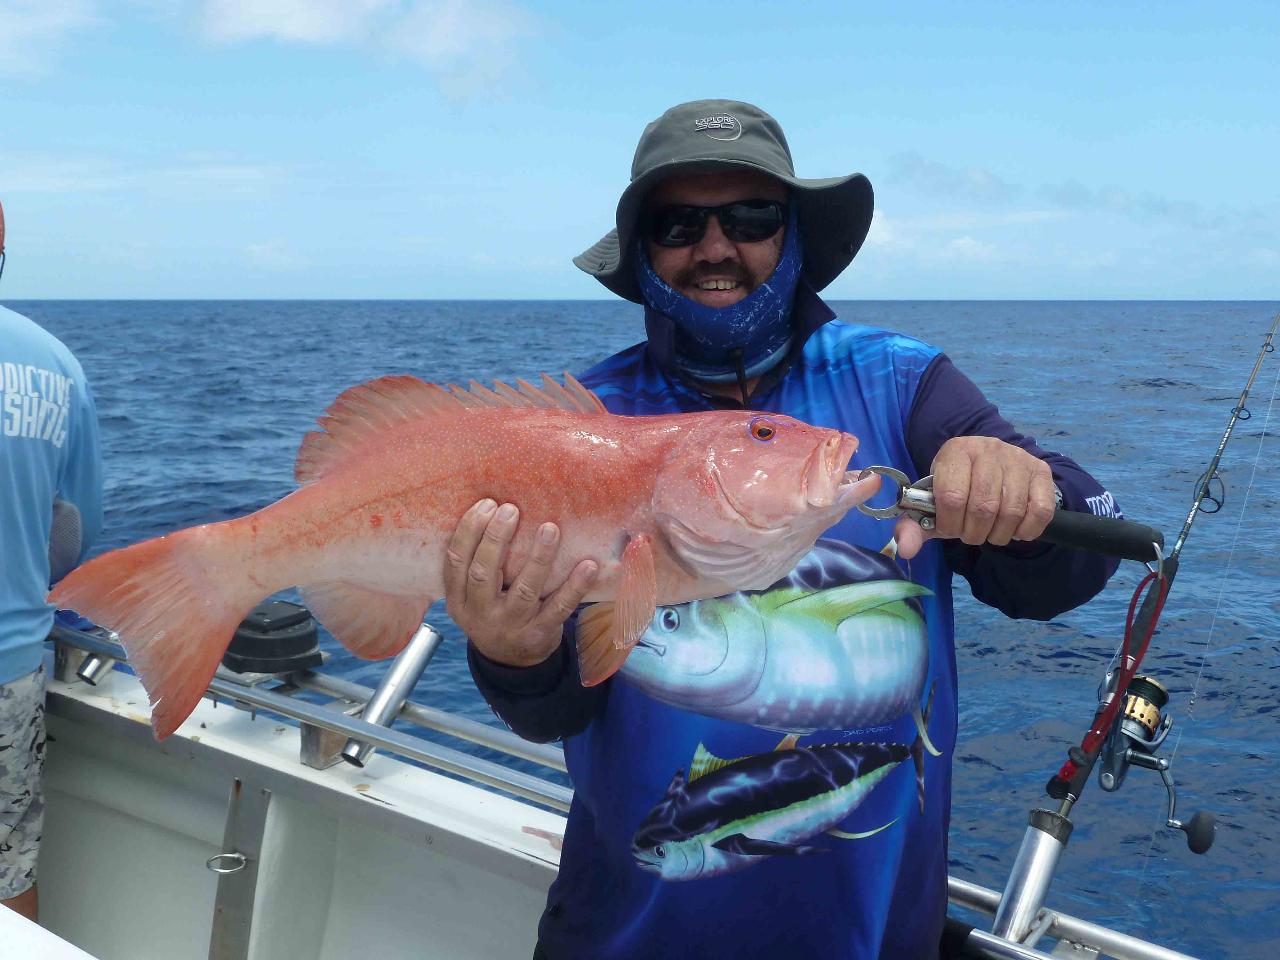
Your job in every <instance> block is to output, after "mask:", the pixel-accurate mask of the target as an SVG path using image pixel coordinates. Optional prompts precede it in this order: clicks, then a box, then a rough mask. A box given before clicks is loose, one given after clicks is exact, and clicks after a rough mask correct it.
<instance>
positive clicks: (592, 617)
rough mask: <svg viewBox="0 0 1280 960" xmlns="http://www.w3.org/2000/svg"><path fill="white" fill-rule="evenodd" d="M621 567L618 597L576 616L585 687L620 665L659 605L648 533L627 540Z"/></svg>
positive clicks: (593, 684) (581, 668) (579, 658)
mask: <svg viewBox="0 0 1280 960" xmlns="http://www.w3.org/2000/svg"><path fill="white" fill-rule="evenodd" d="M621 567H622V570H621V573H620V575H619V580H618V594H617V598H616V599H615V600H614V601H613V602H612V603H610V602H608V601H605V602H602V603H597V604H593V605H592V606H590V607H588V608H587V609H586V610H585V611H583V613H582V614H581V615H580V616H579V617H578V635H577V639H578V672H579V674H580V675H581V677H582V685H583V686H585V687H593V686H595V685H596V684H597V683H603V682H604V681H605V680H608V679H609V678H610V677H611V676H613V675H614V674H615V673H617V672H618V670H619V669H621V667H622V664H623V663H624V662H625V661H626V659H627V656H628V654H630V653H631V648H632V647H634V646H635V645H636V644H637V643H638V642H639V641H640V638H641V637H642V636H643V635H644V632H645V631H646V630H648V629H649V624H650V623H652V622H653V615H654V613H655V612H656V611H657V609H658V581H657V573H656V571H655V570H654V562H653V540H652V538H650V537H649V535H648V534H646V533H641V534H636V535H635V536H633V537H632V538H631V539H630V540H629V541H627V547H626V549H625V550H623V551H622V562H621Z"/></svg>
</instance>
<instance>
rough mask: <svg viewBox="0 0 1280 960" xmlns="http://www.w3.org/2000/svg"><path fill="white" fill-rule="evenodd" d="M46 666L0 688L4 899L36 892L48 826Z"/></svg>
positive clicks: (0, 895)
mask: <svg viewBox="0 0 1280 960" xmlns="http://www.w3.org/2000/svg"><path fill="white" fill-rule="evenodd" d="M43 775H44V667H41V668H40V669H39V670H37V671H36V672H35V673H29V674H27V675H26V676H25V677H19V678H18V679H17V680H14V681H13V682H12V683H3V684H0V900H9V899H11V898H13V897H16V896H18V894H20V893H25V892H26V891H27V890H29V889H31V887H32V885H33V884H34V883H35V882H36V856H37V855H38V854H39V852H40V833H41V831H42V829H43V827H44V787H43V783H42V781H43V779H44V776H43Z"/></svg>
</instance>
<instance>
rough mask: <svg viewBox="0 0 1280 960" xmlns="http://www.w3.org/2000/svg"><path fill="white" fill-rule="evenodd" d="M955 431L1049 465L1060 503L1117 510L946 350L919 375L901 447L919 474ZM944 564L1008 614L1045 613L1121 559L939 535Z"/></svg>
mask: <svg viewBox="0 0 1280 960" xmlns="http://www.w3.org/2000/svg"><path fill="white" fill-rule="evenodd" d="M956 437H993V438H995V439H997V440H1000V441H1002V442H1004V443H1006V444H1010V445H1011V446H1014V447H1017V448H1019V449H1021V450H1024V451H1026V452H1027V453H1028V454H1030V455H1031V456H1033V457H1036V458H1037V459H1039V460H1041V461H1043V462H1044V463H1045V464H1047V465H1048V467H1049V470H1050V472H1051V473H1052V476H1053V482H1054V484H1055V485H1056V486H1057V488H1058V489H1059V490H1060V491H1061V493H1062V509H1064V510H1076V511H1081V512H1093V513H1101V514H1104V515H1109V516H1119V515H1120V514H1119V509H1118V508H1117V507H1116V504H1115V500H1114V498H1112V496H1111V495H1110V493H1108V492H1107V491H1106V490H1104V489H1103V487H1102V486H1101V484H1099V483H1098V481H1096V480H1095V479H1093V477H1091V476H1090V475H1089V474H1088V473H1086V472H1085V471H1084V470H1083V469H1082V468H1081V467H1080V466H1079V465H1078V464H1077V463H1076V462H1075V461H1074V460H1072V459H1071V458H1070V457H1066V456H1063V455H1062V454H1059V453H1053V452H1051V451H1047V450H1044V449H1042V448H1041V447H1040V446H1039V445H1038V444H1037V443H1036V442H1035V440H1034V439H1033V438H1031V437H1027V436H1024V435H1023V434H1021V433H1019V432H1018V431H1017V430H1016V429H1015V428H1014V426H1013V424H1011V423H1009V421H1008V420H1006V419H1004V417H1002V416H1001V415H1000V411H999V410H997V409H996V407H995V405H994V404H992V403H991V402H990V401H989V400H987V398H986V397H985V396H983V394H982V391H981V390H979V389H978V387H977V386H976V385H975V384H974V383H973V381H971V380H970V379H969V378H968V377H966V376H965V375H964V374H963V373H961V372H960V371H959V370H958V369H957V368H956V366H955V364H953V363H952V362H951V360H950V359H949V358H947V357H946V356H945V355H943V356H939V357H938V358H937V359H935V360H934V361H933V363H932V364H930V366H929V368H928V369H927V370H926V371H925V372H924V374H923V376H922V377H921V378H920V383H919V385H918V387H917V390H916V396H915V400H914V402H913V405H912V408H911V413H910V415H909V417H908V422H907V448H908V450H909V452H910V454H911V459H912V461H913V463H914V464H915V467H916V470H917V471H918V472H919V474H920V476H924V475H926V474H929V473H932V472H934V461H935V460H936V459H937V458H938V455H939V452H940V451H941V450H942V447H943V445H944V444H945V443H946V442H947V441H948V440H951V439H953V438H956ZM941 548H942V551H943V555H944V556H945V558H946V561H947V564H948V566H950V567H951V569H952V570H954V571H955V572H956V573H959V574H960V575H961V576H963V577H964V578H965V579H966V580H968V581H969V585H970V587H971V588H972V589H973V595H974V596H975V597H977V598H978V599H979V600H981V601H982V602H983V603H986V604H989V605H990V606H993V607H995V608H997V609H998V610H1000V611H1001V612H1003V613H1005V614H1006V615H1008V616H1010V617H1018V618H1029V619H1034V620H1048V619H1050V618H1052V617H1055V616H1057V615H1058V614H1060V613H1064V612H1065V611H1067V610H1070V609H1072V608H1073V607H1077V606H1079V605H1080V604H1082V603H1084V602H1085V601H1087V600H1089V599H1090V598H1091V597H1093V596H1094V595H1095V594H1097V593H1098V592H1099V591H1100V590H1101V589H1102V588H1103V586H1104V585H1105V584H1106V582H1107V580H1108V578H1110V576H1111V575H1112V574H1113V573H1115V570H1116V567H1118V566H1119V563H1120V561H1119V560H1116V559H1113V558H1109V557H1103V556H1099V555H1097V554H1092V553H1087V552H1085V551H1083V550H1072V549H1068V548H1066V547H1058V546H1053V545H1051V544H1045V543H1039V542H1017V541H1015V542H1012V543H1010V544H1009V545H1008V546H1001V547H997V546H993V545H992V544H990V543H985V544H981V545H970V544H967V543H964V542H962V541H961V540H958V539H948V540H943V541H942V544H941Z"/></svg>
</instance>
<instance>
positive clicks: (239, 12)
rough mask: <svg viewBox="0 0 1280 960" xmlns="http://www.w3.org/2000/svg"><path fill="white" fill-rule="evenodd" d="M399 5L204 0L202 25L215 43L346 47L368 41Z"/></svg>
mask: <svg viewBox="0 0 1280 960" xmlns="http://www.w3.org/2000/svg"><path fill="white" fill-rule="evenodd" d="M398 6H399V3H398V2H397V0H205V2H204V4H203V6H202V8H201V9H200V11H199V14H198V17H197V22H198V23H199V25H200V29H201V31H202V32H203V33H204V35H205V36H206V37H208V38H209V39H210V40H217V41H223V42H228V43H235V42H238V41H245V40H262V39H271V40H284V41H292V42H297V43H347V42H351V41H356V40H360V39H363V38H364V37H365V36H366V35H367V34H368V33H369V32H370V31H372V30H373V29H374V28H375V27H376V26H377V23H376V21H377V20H378V18H379V17H380V16H381V15H382V14H384V13H386V12H388V11H393V10H394V9H395V8H396V7H398Z"/></svg>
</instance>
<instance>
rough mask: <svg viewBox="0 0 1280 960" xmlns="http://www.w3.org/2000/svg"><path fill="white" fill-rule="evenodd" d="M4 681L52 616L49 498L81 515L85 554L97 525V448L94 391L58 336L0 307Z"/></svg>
mask: <svg viewBox="0 0 1280 960" xmlns="http://www.w3.org/2000/svg"><path fill="white" fill-rule="evenodd" d="M0 492H2V495H0V550H2V551H3V555H4V558H3V561H2V562H0V683H8V682H10V681H12V680H16V679H17V678H18V677H22V676H25V675H27V674H28V673H31V672H32V671H33V670H35V669H36V668H37V667H38V666H39V665H40V660H41V657H42V656H43V651H44V646H43V644H44V640H45V637H47V636H48V635H49V628H50V626H52V624H53V613H54V608H53V606H52V605H51V604H49V603H46V602H45V595H46V594H47V593H48V592H49V530H50V526H51V524H52V522H53V501H54V499H55V498H60V499H62V500H65V501H67V502H68V503H70V504H72V505H73V506H74V507H75V508H76V509H77V510H78V511H79V513H80V525H81V527H80V537H81V559H83V557H84V554H85V553H86V552H87V551H88V548H89V546H90V545H91V544H92V543H93V541H94V539H95V538H96V537H97V535H98V533H99V531H100V530H101V529H102V455H101V452H100V450H99V445H98V419H97V414H96V412H95V410H94V405H93V395H92V394H91V393H90V392H89V384H88V382H87V381H86V380H85V376H84V371H83V370H82V369H81V368H80V364H79V362H77V360H76V358H75V357H74V356H72V354H71V351H70V350H68V349H67V348H66V347H65V346H64V345H63V344H62V343H61V342H60V341H59V340H58V339H57V338H55V337H54V336H52V335H51V334H49V333H48V332H46V331H45V330H43V329H41V328H40V327H38V326H37V325H36V324H34V323H32V322H31V321H30V320H28V319H27V318H26V317H23V316H22V315H20V314H17V313H14V312H13V311H12V310H9V309H6V308H5V307H0Z"/></svg>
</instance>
